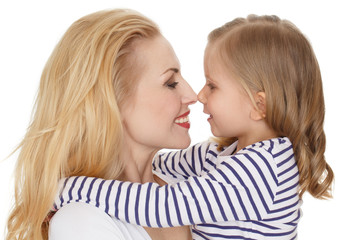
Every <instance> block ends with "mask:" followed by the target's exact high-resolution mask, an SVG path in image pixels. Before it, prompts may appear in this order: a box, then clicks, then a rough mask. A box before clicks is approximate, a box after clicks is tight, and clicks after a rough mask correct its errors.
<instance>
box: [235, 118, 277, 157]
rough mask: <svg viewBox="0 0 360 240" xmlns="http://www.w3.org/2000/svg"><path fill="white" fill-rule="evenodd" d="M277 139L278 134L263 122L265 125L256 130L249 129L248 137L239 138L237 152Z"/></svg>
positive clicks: (259, 125) (258, 126) (260, 125)
mask: <svg viewBox="0 0 360 240" xmlns="http://www.w3.org/2000/svg"><path fill="white" fill-rule="evenodd" d="M276 137H279V136H278V134H277V133H276V132H275V131H274V130H273V129H271V128H270V127H269V126H268V125H267V124H266V123H265V122H263V124H258V125H257V127H256V128H252V129H249V131H248V134H247V135H244V136H239V137H238V145H237V148H236V152H238V151H239V150H241V149H243V148H245V147H247V146H249V145H251V144H254V143H257V142H260V141H264V140H268V139H272V138H276Z"/></svg>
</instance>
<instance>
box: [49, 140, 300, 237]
mask: <svg viewBox="0 0 360 240" xmlns="http://www.w3.org/2000/svg"><path fill="white" fill-rule="evenodd" d="M236 146H237V142H235V143H234V144H232V145H231V146H229V147H228V148H226V149H225V150H224V151H222V152H219V151H217V150H216V147H217V145H216V144H215V143H211V142H204V143H200V144H197V145H194V146H192V147H190V148H188V149H187V150H181V151H177V152H170V153H165V154H159V155H158V156H157V157H156V158H155V160H154V162H153V167H154V171H155V172H157V173H158V174H159V175H161V176H162V177H163V179H164V180H171V179H173V180H174V179H175V180H176V182H175V183H172V184H168V185H165V186H162V187H160V186H159V185H158V184H156V183H145V184H139V183H131V182H122V181H117V180H104V179H99V178H91V177H83V176H82V177H70V178H67V179H64V180H62V181H63V182H62V183H60V194H59V197H58V198H57V199H56V200H55V208H56V209H59V208H60V207H62V206H63V205H65V204H67V203H71V202H85V203H89V204H92V205H94V206H96V207H99V208H100V209H102V210H103V211H105V212H106V213H107V214H109V215H110V216H113V217H116V218H117V219H120V220H122V221H126V222H128V223H132V224H137V225H142V226H148V227H173V226H180V225H192V235H193V239H296V238H297V231H296V229H297V224H298V221H299V219H300V216H301V211H300V205H301V200H300V199H299V195H298V183H299V173H298V168H297V165H296V162H295V159H294V154H293V149H292V144H291V142H290V141H289V139H288V138H274V139H270V140H266V141H262V142H258V143H255V144H253V145H251V146H248V147H246V148H244V149H241V150H240V151H238V152H237V153H235V154H233V152H234V150H235V149H236ZM173 182H174V181H173Z"/></svg>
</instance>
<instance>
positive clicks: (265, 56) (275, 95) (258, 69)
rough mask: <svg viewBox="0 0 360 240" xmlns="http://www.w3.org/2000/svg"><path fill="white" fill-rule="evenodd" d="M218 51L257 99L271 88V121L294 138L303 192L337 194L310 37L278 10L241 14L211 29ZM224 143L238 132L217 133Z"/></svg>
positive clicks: (268, 95) (211, 41)
mask: <svg viewBox="0 0 360 240" xmlns="http://www.w3.org/2000/svg"><path fill="white" fill-rule="evenodd" d="M208 40H209V46H210V47H211V44H217V46H218V51H217V53H218V56H219V57H220V58H221V59H222V60H223V62H224V64H225V67H226V68H227V69H228V70H229V71H230V72H231V73H232V75H233V76H234V77H235V78H236V79H237V80H239V83H240V84H241V85H242V86H243V87H244V89H245V90H246V91H247V93H248V94H249V96H250V98H251V99H252V101H253V103H254V105H255V106H256V103H255V101H254V99H253V93H256V92H265V94H266V118H265V120H266V122H267V123H268V125H269V126H270V127H271V128H272V129H273V130H275V132H276V133H277V134H278V135H279V136H286V137H288V138H289V139H290V141H291V142H292V144H293V148H294V153H295V159H296V161H297V165H298V168H299V174H300V190H299V193H300V196H302V195H303V193H304V192H305V191H308V192H309V193H310V194H311V195H312V196H314V197H316V198H327V197H331V185H332V182H333V178H334V174H333V171H332V169H331V168H330V166H329V165H328V164H327V163H326V161H325V157H324V152H325V143H326V142H325V134H324V130H323V124H324V115H325V105H324V96H323V88H322V80H321V74H320V69H319V65H318V62H317V59H316V57H315V54H314V52H313V49H312V47H311V45H310V43H309V41H308V40H307V39H306V37H305V36H304V35H303V34H302V33H301V32H300V30H298V28H296V27H295V26H294V25H293V24H292V23H291V22H289V21H286V20H281V19H279V18H278V17H277V16H255V15H250V16H248V17H247V18H246V19H245V18H237V19H234V20H233V21H231V22H229V23H226V24H225V25H224V26H222V27H220V28H217V29H215V30H214V31H212V32H211V33H210V34H209V37H208ZM216 140H217V141H218V142H219V143H220V147H222V146H227V145H229V144H230V143H233V142H234V141H235V140H236V138H217V139H216Z"/></svg>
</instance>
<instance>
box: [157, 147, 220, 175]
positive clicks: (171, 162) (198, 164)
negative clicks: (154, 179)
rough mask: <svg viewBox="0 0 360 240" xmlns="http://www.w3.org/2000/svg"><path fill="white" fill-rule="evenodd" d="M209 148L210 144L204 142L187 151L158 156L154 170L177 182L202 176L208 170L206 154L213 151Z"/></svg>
mask: <svg viewBox="0 0 360 240" xmlns="http://www.w3.org/2000/svg"><path fill="white" fill-rule="evenodd" d="M214 147H215V146H214ZM209 148H210V143H209V142H204V143H198V144H195V145H193V146H191V147H189V148H188V149H185V150H180V151H172V152H167V153H161V154H157V155H156V156H155V158H154V160H153V164H152V165H153V170H154V171H155V172H158V173H160V174H162V175H165V176H166V177H170V178H172V179H173V180H176V181H180V180H185V179H188V178H189V177H190V176H200V173H201V172H202V171H203V170H204V169H205V170H206V166H204V165H206V161H208V160H207V159H206V154H207V153H208V152H209V151H210V152H211V151H212V149H210V150H209ZM171 182H173V181H171Z"/></svg>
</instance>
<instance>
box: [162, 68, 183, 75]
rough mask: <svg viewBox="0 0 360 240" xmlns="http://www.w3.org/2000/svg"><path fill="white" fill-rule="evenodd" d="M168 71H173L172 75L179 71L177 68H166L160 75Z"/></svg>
mask: <svg viewBox="0 0 360 240" xmlns="http://www.w3.org/2000/svg"><path fill="white" fill-rule="evenodd" d="M168 71H173V72H174V73H178V72H179V69H178V68H168V69H166V71H165V72H163V73H162V74H161V75H164V74H165V73H167V72H168Z"/></svg>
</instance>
